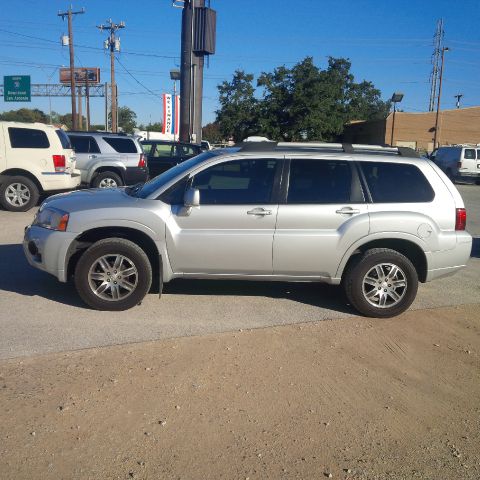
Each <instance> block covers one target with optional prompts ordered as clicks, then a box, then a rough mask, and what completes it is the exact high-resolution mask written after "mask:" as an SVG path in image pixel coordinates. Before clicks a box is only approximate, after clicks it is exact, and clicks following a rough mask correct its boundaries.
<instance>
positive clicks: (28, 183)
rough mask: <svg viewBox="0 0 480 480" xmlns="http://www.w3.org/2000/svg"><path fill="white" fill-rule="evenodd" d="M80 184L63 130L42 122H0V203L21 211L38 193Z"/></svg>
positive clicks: (37, 197)
mask: <svg viewBox="0 0 480 480" xmlns="http://www.w3.org/2000/svg"><path fill="white" fill-rule="evenodd" d="M78 185H80V172H79V171H78V170H75V155H74V153H73V150H72V147H71V145H70V141H69V140H68V137H67V136H66V135H65V132H64V131H63V130H60V129H58V128H56V127H54V126H52V125H45V124H43V123H20V122H0V204H1V205H2V207H3V208H5V209H6V210H10V211H13V212H24V211H26V210H29V209H30V208H32V207H34V206H35V205H36V204H37V202H38V199H39V196H40V194H42V193H47V192H54V191H62V190H71V189H74V188H76V187H78Z"/></svg>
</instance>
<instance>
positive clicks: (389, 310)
mask: <svg viewBox="0 0 480 480" xmlns="http://www.w3.org/2000/svg"><path fill="white" fill-rule="evenodd" d="M344 288H345V293H346V295H347V297H348V300H349V301H350V303H351V304H352V305H353V306H354V307H355V308H356V309H357V310H358V311H359V312H360V313H362V314H363V315H365V316H367V317H383V318H387V317H394V316H396V315H399V314H400V313H402V312H404V311H405V310H407V308H408V307H409V306H410V305H411V304H412V302H413V301H414V300H415V297H416V295H417V290H418V275H417V271H416V270H415V267H414V266H413V264H412V262H411V261H410V260H409V259H408V258H407V257H405V256H404V255H402V254H401V253H399V252H397V251H395V250H391V249H388V248H373V249H371V250H367V251H366V252H365V253H364V254H363V255H362V256H361V257H360V258H359V259H358V260H357V261H355V262H354V263H353V264H352V265H351V266H350V267H349V268H348V270H347V272H346V274H345V278H344Z"/></svg>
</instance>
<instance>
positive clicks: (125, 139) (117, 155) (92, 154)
mask: <svg viewBox="0 0 480 480" xmlns="http://www.w3.org/2000/svg"><path fill="white" fill-rule="evenodd" d="M66 133H67V135H68V137H69V138H70V142H71V144H72V147H73V149H74V150H75V156H76V158H77V168H78V169H79V170H80V172H81V175H82V183H83V184H84V185H89V186H91V187H97V188H115V187H121V186H122V185H135V184H137V183H139V182H145V181H146V180H147V178H148V168H147V160H146V157H145V155H144V153H143V150H142V146H141V145H140V142H139V141H138V140H137V139H136V138H135V137H133V136H130V135H125V134H117V133H109V132H72V131H69V132H66Z"/></svg>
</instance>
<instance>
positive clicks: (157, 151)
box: [140, 140, 202, 178]
mask: <svg viewBox="0 0 480 480" xmlns="http://www.w3.org/2000/svg"><path fill="white" fill-rule="evenodd" d="M140 143H141V144H142V147H143V151H144V152H145V155H146V156H147V159H148V169H149V171H150V178H153V177H156V176H157V175H160V174H161V173H163V172H165V171H166V170H168V169H169V168H172V167H174V166H175V165H178V164H179V163H181V162H183V161H184V160H187V159H189V158H192V157H195V156H196V155H199V154H200V153H202V148H201V147H200V145H195V144H194V143H182V142H170V141H168V140H142V141H141V142H140Z"/></svg>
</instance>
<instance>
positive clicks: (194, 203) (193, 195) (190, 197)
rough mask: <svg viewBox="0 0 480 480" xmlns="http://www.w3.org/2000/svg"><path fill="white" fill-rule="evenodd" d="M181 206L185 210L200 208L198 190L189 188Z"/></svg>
mask: <svg viewBox="0 0 480 480" xmlns="http://www.w3.org/2000/svg"><path fill="white" fill-rule="evenodd" d="M183 204H184V205H185V206H186V207H187V208H191V207H198V206H200V190H199V189H198V188H189V189H188V190H187V191H186V192H185V195H184V197H183Z"/></svg>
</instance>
